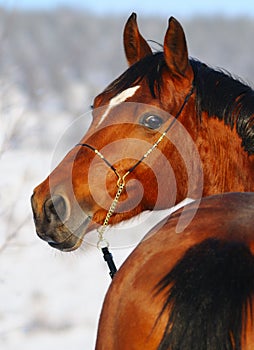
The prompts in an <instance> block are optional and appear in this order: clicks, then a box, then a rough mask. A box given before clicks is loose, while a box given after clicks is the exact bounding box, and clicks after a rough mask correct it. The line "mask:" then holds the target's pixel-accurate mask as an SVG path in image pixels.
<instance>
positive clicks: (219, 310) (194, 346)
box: [157, 239, 254, 350]
mask: <svg viewBox="0 0 254 350" xmlns="http://www.w3.org/2000/svg"><path fill="white" fill-rule="evenodd" d="M158 293H164V295H165V304H164V307H163V309H162V312H161V315H162V314H163V313H167V314H168V315H169V316H168V323H167V327H166V329H165V332H164V335H163V338H162V340H161V343H160V346H159V348H158V350H168V349H172V350H190V349H191V350H241V349H242V345H241V340H242V335H243V334H245V330H246V323H247V312H248V310H250V311H252V298H253V293H254V258H253V256H252V254H251V252H250V250H249V248H248V247H247V246H245V244H243V243H240V242H230V241H226V240H219V239H207V240H205V241H203V242H202V243H200V244H198V245H196V246H194V247H192V248H190V249H189V250H188V251H187V252H186V253H185V255H184V257H183V258H182V259H180V261H179V262H178V263H177V264H176V265H175V267H174V268H173V269H172V271H171V272H170V273H168V274H167V275H166V276H165V277H164V278H163V279H162V280H161V281H160V283H159V284H158V286H157V294H158Z"/></svg>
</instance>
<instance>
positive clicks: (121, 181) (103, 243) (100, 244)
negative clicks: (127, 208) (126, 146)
mask: <svg viewBox="0 0 254 350" xmlns="http://www.w3.org/2000/svg"><path fill="white" fill-rule="evenodd" d="M193 91H194V87H193V86H192V88H191V90H190V92H189V93H188V95H187V96H186V97H185V99H184V102H183V104H182V106H181V108H180V109H179V111H178V113H177V114H176V116H175V118H174V119H173V120H172V121H171V123H170V124H169V126H168V127H167V128H166V129H165V131H164V132H163V133H162V134H161V136H160V137H159V138H158V140H157V141H156V142H155V143H154V144H153V145H152V147H150V148H149V149H148V151H147V152H146V153H145V154H144V155H143V156H142V157H141V158H140V159H139V160H138V161H137V162H136V163H135V164H134V165H133V166H132V167H131V168H129V170H127V171H126V173H125V174H124V175H123V176H121V175H120V174H119V173H118V171H117V169H116V168H115V167H114V166H113V165H112V164H111V163H110V162H109V161H108V160H107V159H106V158H105V157H104V156H103V154H102V153H101V152H100V151H98V150H97V149H96V148H94V147H93V146H91V145H89V144H87V143H78V144H77V145H76V146H81V147H86V148H89V149H90V150H92V151H93V152H94V153H95V154H96V155H97V156H98V157H100V158H101V159H102V160H103V161H104V162H105V163H106V165H107V166H108V167H109V168H110V169H111V170H112V171H113V172H114V173H115V174H116V176H117V178H118V180H117V187H118V190H117V192H116V195H115V198H114V200H113V201H112V203H111V205H110V207H109V210H108V212H107V215H106V217H105V219H104V222H103V224H102V226H101V227H100V228H98V229H97V232H98V241H97V248H98V249H101V250H102V253H103V256H104V260H105V261H106V262H107V264H108V266H109V269H110V276H111V278H113V277H114V275H115V273H116V272H117V269H116V267H115V264H114V261H113V257H112V255H111V253H110V252H109V250H108V248H109V242H108V241H107V240H106V239H105V237H104V233H105V230H106V228H107V227H108V225H109V221H110V218H111V217H112V215H113V214H114V212H115V209H116V206H117V204H118V202H119V199H120V196H121V194H122V192H123V189H124V187H125V184H126V182H125V179H126V177H127V176H128V175H129V174H130V173H132V172H133V171H134V170H135V169H136V168H137V166H138V165H139V164H140V163H142V161H143V160H144V159H145V158H147V157H148V156H149V155H150V154H151V153H152V152H153V151H154V149H155V148H157V146H158V145H159V144H160V143H161V141H162V140H163V139H164V138H165V136H166V134H167V133H168V131H169V130H170V129H171V128H172V126H173V125H174V123H175V122H176V120H177V119H178V118H179V116H180V115H181V113H182V111H183V109H184V107H185V105H186V104H187V102H188V101H189V99H190V97H191V95H192V94H193Z"/></svg>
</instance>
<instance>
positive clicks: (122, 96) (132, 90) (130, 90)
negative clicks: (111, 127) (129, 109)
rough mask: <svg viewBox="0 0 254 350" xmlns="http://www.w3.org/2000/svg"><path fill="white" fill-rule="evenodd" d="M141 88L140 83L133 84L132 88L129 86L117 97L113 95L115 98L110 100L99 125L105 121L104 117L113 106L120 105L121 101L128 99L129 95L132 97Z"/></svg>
mask: <svg viewBox="0 0 254 350" xmlns="http://www.w3.org/2000/svg"><path fill="white" fill-rule="evenodd" d="M139 88H140V85H137V86H133V87H131V88H128V89H126V90H124V91H122V92H120V94H118V95H116V96H115V97H113V98H112V99H111V100H110V102H109V104H108V106H107V108H106V110H105V112H104V113H103V115H102V117H101V120H100V121H99V123H98V126H99V125H100V124H101V123H102V122H103V121H104V119H105V118H106V117H107V115H108V114H109V112H110V110H111V108H113V107H115V106H117V105H119V104H120V103H122V102H124V101H126V100H127V99H128V98H129V97H132V96H133V95H134V94H135V92H136V91H137V90H138V89H139Z"/></svg>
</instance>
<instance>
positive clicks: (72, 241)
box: [48, 216, 91, 252]
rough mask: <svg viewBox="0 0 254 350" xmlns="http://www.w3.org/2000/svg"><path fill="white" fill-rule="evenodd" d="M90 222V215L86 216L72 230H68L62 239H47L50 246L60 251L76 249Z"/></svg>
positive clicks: (81, 241)
mask: <svg viewBox="0 0 254 350" xmlns="http://www.w3.org/2000/svg"><path fill="white" fill-rule="evenodd" d="M90 222H91V217H90V216H88V217H87V218H86V219H85V220H84V222H83V223H82V224H81V225H80V226H79V228H78V229H76V230H75V231H73V232H70V233H69V235H68V236H67V237H66V238H65V239H64V240H62V241H60V242H57V241H48V244H49V245H50V247H52V248H55V249H58V250H60V251H62V252H71V251H73V250H76V249H78V248H79V247H80V246H81V244H82V243H83V238H84V236H85V234H86V232H87V231H88V226H89V224H90Z"/></svg>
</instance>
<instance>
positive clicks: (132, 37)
mask: <svg viewBox="0 0 254 350" xmlns="http://www.w3.org/2000/svg"><path fill="white" fill-rule="evenodd" d="M123 41H124V49H125V55H126V58H127V61H128V63H129V65H130V66H131V65H132V64H134V63H136V62H138V61H139V60H140V59H141V58H144V57H146V56H147V55H151V54H152V50H151V48H150V46H149V45H148V43H147V42H146V40H145V39H144V38H143V37H142V35H141V34H140V32H139V30H138V25H137V15H136V13H132V15H131V16H130V17H129V19H128V21H127V23H126V25H125V28H124V34H123Z"/></svg>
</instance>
